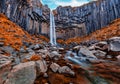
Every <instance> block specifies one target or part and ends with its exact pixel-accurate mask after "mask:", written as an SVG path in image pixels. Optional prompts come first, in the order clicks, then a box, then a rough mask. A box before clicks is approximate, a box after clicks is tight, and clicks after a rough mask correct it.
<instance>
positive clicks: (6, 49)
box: [1, 46, 15, 54]
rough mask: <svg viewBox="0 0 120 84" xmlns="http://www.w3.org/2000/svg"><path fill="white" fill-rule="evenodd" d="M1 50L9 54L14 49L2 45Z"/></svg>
mask: <svg viewBox="0 0 120 84" xmlns="http://www.w3.org/2000/svg"><path fill="white" fill-rule="evenodd" d="M1 50H2V51H4V52H7V53H10V54H12V53H14V52H15V50H14V49H13V48H12V47H10V46H3V47H1Z"/></svg>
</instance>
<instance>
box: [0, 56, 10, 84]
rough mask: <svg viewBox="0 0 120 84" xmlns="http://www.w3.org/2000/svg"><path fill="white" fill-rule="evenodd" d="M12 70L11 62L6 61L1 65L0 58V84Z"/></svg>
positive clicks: (2, 83)
mask: <svg viewBox="0 0 120 84" xmlns="http://www.w3.org/2000/svg"><path fill="white" fill-rule="evenodd" d="M11 68H12V64H11V61H9V60H6V61H4V63H2V64H1V58H0V84H4V82H5V80H7V77H8V74H9V73H10V70H11Z"/></svg>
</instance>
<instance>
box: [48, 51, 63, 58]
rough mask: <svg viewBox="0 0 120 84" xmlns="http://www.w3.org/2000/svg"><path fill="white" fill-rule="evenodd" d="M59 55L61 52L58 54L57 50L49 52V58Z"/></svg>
mask: <svg viewBox="0 0 120 84" xmlns="http://www.w3.org/2000/svg"><path fill="white" fill-rule="evenodd" d="M60 56H61V54H59V53H58V52H57V51H52V52H51V53H50V58H54V57H58V58H59V57H60Z"/></svg>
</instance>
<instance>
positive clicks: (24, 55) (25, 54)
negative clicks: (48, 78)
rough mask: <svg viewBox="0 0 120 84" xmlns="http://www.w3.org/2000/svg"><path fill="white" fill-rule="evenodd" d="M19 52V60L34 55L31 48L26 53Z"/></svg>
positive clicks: (28, 58)
mask: <svg viewBox="0 0 120 84" xmlns="http://www.w3.org/2000/svg"><path fill="white" fill-rule="evenodd" d="M30 50H31V49H30ZM19 54H20V61H21V62H23V61H24V60H25V59H27V60H30V58H31V57H32V56H34V55H35V52H34V51H33V50H31V51H29V52H28V53H19Z"/></svg>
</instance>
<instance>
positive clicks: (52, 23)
mask: <svg viewBox="0 0 120 84" xmlns="http://www.w3.org/2000/svg"><path fill="white" fill-rule="evenodd" d="M50 43H51V45H56V44H57V43H56V30H55V20H54V15H53V13H52V11H51V12H50Z"/></svg>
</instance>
